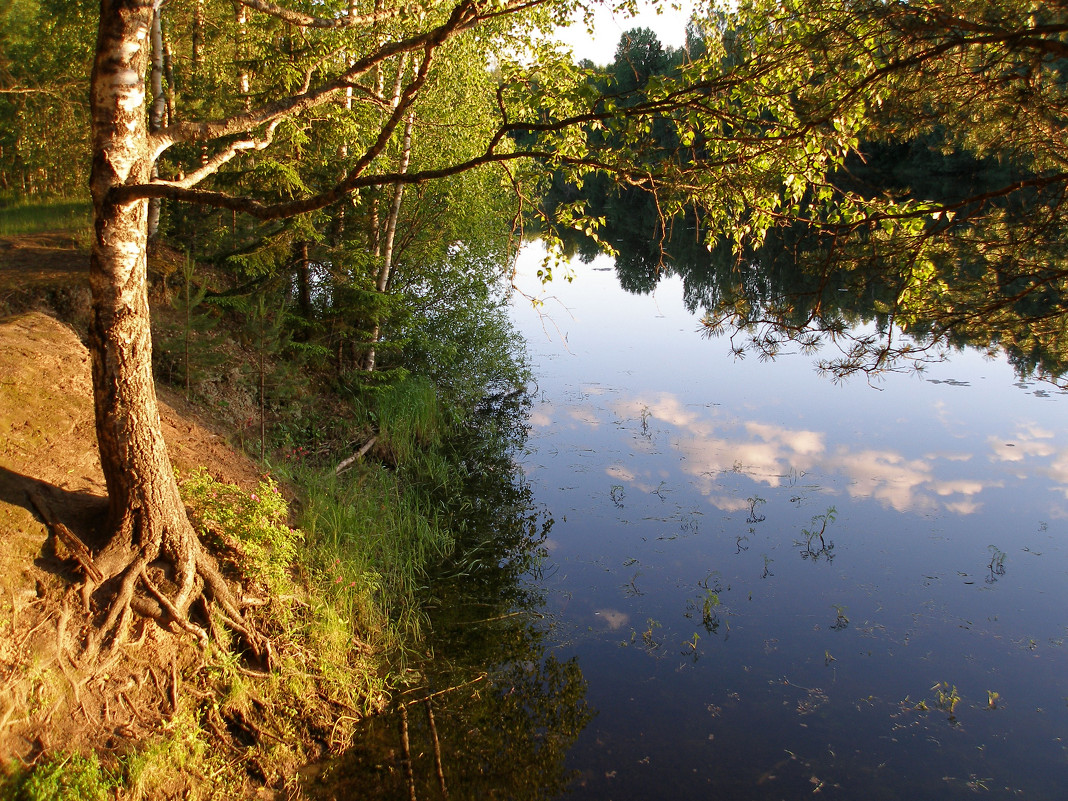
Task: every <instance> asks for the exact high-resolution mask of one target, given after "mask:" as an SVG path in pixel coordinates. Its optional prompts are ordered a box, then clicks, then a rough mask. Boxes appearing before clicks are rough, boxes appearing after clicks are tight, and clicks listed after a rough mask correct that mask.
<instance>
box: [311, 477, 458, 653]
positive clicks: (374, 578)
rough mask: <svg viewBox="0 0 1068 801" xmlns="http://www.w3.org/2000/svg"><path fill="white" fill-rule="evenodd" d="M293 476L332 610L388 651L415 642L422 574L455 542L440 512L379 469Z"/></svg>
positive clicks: (419, 629)
mask: <svg viewBox="0 0 1068 801" xmlns="http://www.w3.org/2000/svg"><path fill="white" fill-rule="evenodd" d="M298 480H299V481H300V482H301V484H302V485H303V488H304V490H305V492H307V501H306V506H305V512H304V519H303V521H302V522H303V526H304V531H305V534H306V536H307V538H308V541H309V542H310V543H311V544H312V545H313V547H315V548H316V550H317V556H318V560H319V562H320V565H319V568H320V571H321V574H322V576H323V581H324V582H325V583H326V587H325V588H324V589H325V592H326V594H327V595H328V597H329V598H330V599H331V602H332V603H333V605H334V607H335V608H336V609H337V611H338V612H339V614H341V616H342V617H344V618H347V619H348V620H350V621H351V622H352V624H353V625H354V626H356V627H357V628H358V629H359V634H360V635H361V636H363V637H365V638H367V639H370V640H372V641H374V640H376V639H377V640H379V641H378V642H377V643H376V644H378V645H380V646H381V647H383V648H385V649H387V650H401V649H403V648H404V647H405V646H411V645H412V644H414V643H415V642H418V640H419V639H420V638H421V637H422V635H423V627H424V624H425V616H424V613H423V611H422V600H423V599H422V597H421V596H422V592H423V590H425V589H426V583H427V573H428V571H429V569H430V568H431V567H432V566H434V565H436V564H439V563H440V562H441V561H442V560H443V559H445V558H446V557H448V556H449V555H450V554H451V553H452V549H453V546H454V544H455V542H454V538H453V536H452V534H451V533H450V532H449V530H448V523H447V520H446V516H445V515H443V514H441V513H440V512H439V510H437V509H435V508H434V506H433V504H432V502H431V501H430V500H429V499H428V498H427V497H426V495H425V493H424V492H422V491H421V490H420V489H418V488H416V487H413V486H411V485H408V483H407V482H406V481H405V480H404V478H403V477H402V476H399V475H397V474H396V473H395V472H392V471H389V470H386V469H384V468H379V467H371V468H367V469H364V470H362V471H361V472H359V473H357V474H355V475H352V474H347V475H343V476H340V477H338V476H336V475H334V474H333V472H332V471H319V472H311V471H307V472H305V473H304V474H303V475H301V476H300V477H299V479H298Z"/></svg>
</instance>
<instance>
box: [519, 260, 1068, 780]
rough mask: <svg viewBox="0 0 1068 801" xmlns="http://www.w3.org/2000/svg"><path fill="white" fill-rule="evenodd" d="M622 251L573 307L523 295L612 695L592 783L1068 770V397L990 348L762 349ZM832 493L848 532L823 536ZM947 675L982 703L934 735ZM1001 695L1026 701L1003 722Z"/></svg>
mask: <svg viewBox="0 0 1068 801" xmlns="http://www.w3.org/2000/svg"><path fill="white" fill-rule="evenodd" d="M533 261H535V260H531V262H533ZM608 265H610V262H607V261H604V262H602V261H599V262H597V263H595V265H592V266H583V265H580V266H578V267H577V268H576V272H577V277H576V278H575V281H574V283H573V284H570V285H568V284H566V283H565V282H563V281H558V282H557V283H554V284H553V285H551V286H550V288H549V290H548V294H550V295H553V296H554V298H553V299H551V300H548V301H547V302H546V304H545V306H544V307H543V309H542V312H541V313H542V315H548V318H549V319H546V318H545V317H544V316H543V317H539V316H538V314H537V313H536V312H534V311H533V310H532V309H531V308H530V307H529V305H528V304H523V302H522V301H518V302H517V306H516V311H515V318H516V320H517V322H518V324H519V325H520V328H521V330H523V331H524V332H525V333H526V335H527V337H528V340H529V342H530V345H531V352H532V355H533V357H534V362H535V368H536V381H537V387H538V392H537V395H536V398H535V405H534V408H533V411H532V414H531V418H530V421H531V425H532V432H531V437H530V440H529V443H528V445H529V448H530V452H529V453H528V455H527V456H526V457H525V460H524V466H525V469H526V471H527V474H528V476H529V477H530V480H531V482H532V484H533V486H534V489H535V493H536V496H537V498H538V500H539V501H540V502H542V503H544V504H545V505H546V506H547V507H548V509H549V511H550V513H551V514H553V515H554V516H555V517H556V519H557V525H556V526H555V527H554V530H553V540H552V543H551V546H552V547H551V553H552V555H551V562H552V564H551V565H550V569H549V570H548V571H547V573H548V574H549V575H550V576H551V577H550V579H549V580H548V584H549V587H550V589H552V590H554V591H555V592H556V593H557V594H558V595H559V599H558V602H557V604H556V607H557V614H558V617H559V620H560V622H561V631H569V632H571V635H570V636H569V637H568V636H564V635H561V636H562V641H561V642H562V645H561V649H562V650H563V652H564V655H565V656H566V655H570V654H571V653H574V654H577V655H578V656H579V659H580V665H581V667H582V670H583V672H584V674H585V676H586V679H587V680H588V681H589V683H590V693H589V698H590V700H591V703H593V705H594V706H595V707H597V708H598V709H599V710H600V715H599V717H598V718H597V719H596V720H595V722H594V724H592V725H591V729H590V731H589V732H587V733H586V734H584V735H583V737H582V738H580V742H579V744H578V745H577V746H576V748H575V749H574V750H573V752H572V763H573V765H574V766H575V767H576V768H577V769H578V770H580V771H581V772H582V779H581V781H580V784H579V788H578V793H579V796H580V797H582V796H583V794H584V793H585V795H586V796H587V797H591V798H597V797H608V796H609V795H611V796H612V797H616V798H628V797H629V798H642V797H662V796H663V794H664V792H666V791H667V790H668V789H669V788H671V787H675V789H676V790H677V791H678V792H680V793H686V792H687V791H692V790H693V789H694V788H698V787H706V786H707V787H708V788H710V789H714V790H716V791H717V792H721V793H730V792H738V793H741V794H742V795H740V796H738V797H754V798H764V797H767V798H773V797H800V795H799V794H800V793H802V792H803V793H805V794H809V793H811V792H812V789H813V786H814V784H812V783H806V782H808V781H809V780H811V778H812V777H813V776H816V777H818V779H819V781H828V782H837V783H839V784H840V785H841V786H840V788H839V789H840V791H841V793H842V794H841V795H839V796H836V797H843V798H845V797H848V798H853V797H856V798H863V797H866V796H865V795H864V794H863V793H862V792H861V791H860V790H859V787H860V786H861V785H862V784H863V786H864V787H866V788H870V787H871V786H874V785H879V786H882V787H884V788H886V789H887V792H888V795H887V796H886V797H890V798H893V797H897V796H896V795H895V794H894V793H901V794H904V795H908V794H910V793H912V794H914V793H915V792H916V791H917V790H920V788H924V789H923V790H922V791H921V792H920V795H921V796H922V795H923V792H930V793H937V795H932V796H930V797H952V796H953V793H954V792H957V791H960V792H965V791H968V792H970V791H971V789H974V788H970V787H969V786H968V781H969V780H968V776H969V775H971V773H976V772H981V771H982V770H987V771H989V772H990V773H992V774H993V775H994V776H995V777H996V780H997V782H1000V784H998V786H999V787H1010V786H1011V787H1016V788H1019V787H1020V786H1022V785H1026V784H1027V782H1023V781H1022V780H1018V776H1017V774H1018V773H1019V772H1020V771H1022V770H1024V769H1025V768H1026V769H1027V770H1033V771H1038V772H1039V773H1041V774H1042V775H1043V776H1044V777H1045V779H1043V780H1042V781H1046V780H1047V779H1048V780H1049V781H1053V780H1054V779H1057V778H1059V779H1061V780H1065V779H1068V768H1066V765H1068V760H1066V758H1065V753H1066V752H1065V750H1064V747H1063V745H1062V744H1059V740H1058V737H1059V735H1056V734H1054V733H1053V732H1055V731H1059V730H1063V731H1068V713H1066V706H1065V698H1066V696H1068V664H1066V662H1068V646H1064V644H1063V640H1064V638H1065V637H1066V636H1068V628H1066V626H1068V614H1066V613H1065V609H1066V606H1068V605H1066V603H1065V602H1066V600H1068V590H1066V583H1065V579H1066V576H1068V553H1066V549H1065V547H1064V526H1065V523H1064V522H1063V521H1064V520H1065V518H1066V517H1068V435H1066V432H1065V429H1064V426H1063V424H1062V419H1063V417H1064V414H1065V411H1066V409H1065V399H1064V397H1063V396H1062V395H1060V394H1058V393H1056V392H1053V391H1049V390H1048V388H1046V387H1041V386H1039V385H1028V384H1025V383H1023V384H1022V383H1020V382H1018V381H1017V380H1016V379H1015V377H1014V375H1013V373H1012V370H1011V368H1009V367H1008V366H1007V365H1006V364H1005V363H1004V362H1003V361H1001V360H995V361H991V360H988V359H986V358H984V357H982V356H981V355H978V354H975V353H972V352H964V353H959V354H954V356H953V358H952V359H951V361H950V362H948V363H946V364H938V365H933V366H931V367H930V368H929V369H928V371H926V373H925V374H923V375H920V376H915V375H890V376H887V377H886V378H885V379H882V380H880V381H878V382H877V383H875V384H874V386H872V385H869V384H868V383H866V382H865V381H864V380H863V379H853V380H851V381H847V382H846V383H844V384H834V383H833V382H831V381H830V380H828V379H826V378H821V377H820V376H818V375H817V374H816V371H815V369H814V367H813V362H812V360H811V359H810V358H808V357H805V356H800V355H784V356H781V357H780V358H779V359H777V360H776V361H775V362H773V363H770V364H767V363H762V362H760V361H759V360H757V359H756V358H748V359H744V360H740V361H738V360H735V359H733V358H732V357H731V356H730V354H729V352H728V347H727V344H726V342H725V340H711V341H709V340H705V339H703V338H702V337H701V336H700V335H699V334H698V333H697V320H696V318H694V317H692V316H690V315H688V314H686V313H685V312H684V311H683V308H682V304H681V294H682V293H681V287H680V285H679V282H677V281H673V280H668V281H665V282H663V283H662V284H661V285H660V287H659V288H658V290H657V292H656V294H655V295H654V296H644V297H642V296H632V295H627V294H625V293H623V292H622V291H620V290H619V289H618V288H617V287H616V284H615V279H614V273H613V272H612V271H611V270H607V271H606V270H603V269H601V268H603V267H605V266H608ZM532 274H533V270H532V269H529V263H528V265H527V268H525V269H523V270H521V273H520V278H519V279H518V280H519V284H520V287H521V288H523V289H524V290H526V291H528V292H531V293H533V292H534V291H535V288H536V280H533V281H532V280H531V279H530V278H529V277H527V278H524V275H527V276H529V275H532ZM562 340H563V341H562ZM565 342H566V344H564V343H565ZM832 508H833V509H834V516H833V517H834V519H833V520H832V522H830V523H829V524H828V525H827V527H826V530H825V532H824V533H825V537H826V539H827V541H828V542H830V543H832V544H833V548H832V549H831V550H830V551H828V552H824V553H822V554H820V553H818V552H817V551H818V547H817V549H816V551H809V552H808V553H807V554H806V552H805V548H804V547H803V541H804V539H805V536H806V535H805V532H806V530H807V531H809V532H811V531H814V530H816V529H819V527H820V525H821V523H820V521H819V520H817V518H818V517H819V516H820V515H824V514H826V513H827V512H828V511H829V510H830V509H832ZM815 542H816V543H817V546H818V544H819V541H818V540H816V541H815ZM998 554H1002V557H1003V562H1002V566H1003V567H1004V571H1003V572H1000V573H999V572H996V571H995V570H994V569H993V568H995V567H997V562H996V558H997V555H998ZM828 557H829V558H828ZM992 565H993V567H992ZM709 587H712V588H713V589H716V590H718V592H716V593H715V595H716V599H717V600H716V603H718V604H720V605H719V606H716V607H714V610H713V611H714V613H715V614H714V619H715V620H716V621H718V623H717V625H715V626H711V627H706V626H703V625H702V624H703V622H704V621H703V620H702V617H703V611H704V609H703V607H702V604H703V600H702V599H707V598H708V597H709V596H708V594H709V592H710V591H711V590H710V589H709ZM836 608H842V609H843V610H845V614H846V615H847V617H848V619H849V625H848V626H847V627H839V628H837V629H836V628H835V627H834V624H835V622H836V615H837V612H836ZM719 624H722V625H719ZM695 634H696V635H698V638H697V639H696V640H694V639H693V637H694V635H695ZM688 642H692V643H693V645H687V644H686V643H688ZM939 681H950V682H952V683H953V684H955V685H957V686H959V687H960V688H961V693H962V695H963V696H964V698H965V700H964V701H962V705H961V707H960V709H961V710H964V709H966V708H969V707H970V711H969V712H968V713H967V714H965V713H964V712H961V713H960V715H959V716H960V718H961V719H962V720H964V721H965V724H964V725H962V726H961V727H959V728H957V729H954V730H953V732H952V734H953V735H955V736H957V739H956V740H953V742H952V744H951V745H946V746H944V747H945V748H947V749H949V750H946V751H943V752H941V753H940V754H932V753H930V748H931V746H930V740H932V739H934V740H938V741H939V742H942V738H944V737H947V736H950V732H949V731H948V730H947V725H948V724H946V722H945V715H930V714H923V715H920V714H919V713H915V712H914V711H908V710H911V709H912V703H915V702H917V701H918V700H919V699H928V700H930V699H931V698H932V691H931V687H932V685H934V684H935V683H936V682H939ZM784 682H785V683H784ZM798 688H801V689H798ZM805 688H807V690H805ZM817 688H819V692H818V693H816V692H815V690H816V689H817ZM988 690H997V691H998V692H999V693H1000V694H1001V695H1002V696H1003V697H1005V698H1006V699H1007V698H1009V696H1012V697H1013V698H1012V702H1011V703H1006V705H1005V706H1006V708H1004V709H998V710H997V715H989V716H988V717H982V715H981V712H983V711H986V710H984V707H985V706H986V701H987V696H986V692H987V691H988ZM810 691H811V692H810ZM795 696H797V697H795ZM906 697H907V698H910V699H912V700H911V702H910V703H905V704H904V705H903V704H902V701H901V699H904V698H906ZM858 699H869V700H867V701H864V702H863V703H861V702H860V701H858ZM806 705H814V706H816V707H819V708H820V709H821V712H820V714H819V715H818V716H816V715H812V716H809V715H808V714H807V713H805V710H806V708H807V707H806ZM710 708H714V709H718V710H720V712H718V713H716V714H714V715H713V714H712V713H710V712H708V709H710ZM1036 709H1041V710H1042V711H1041V713H1036V712H1035V710H1036ZM799 710H800V711H799ZM1036 716H1037V717H1036ZM858 727H861V728H862V729H863V731H861V730H860V729H859V728H858ZM898 727H900V730H899V728H898ZM1010 730H1013V731H1015V734H1013V736H1012V737H1009V735H1008V732H1009V731H1010ZM1023 732H1028V733H1029V736H1025V735H1024V734H1023ZM1062 733H1063V732H1062ZM1029 737H1030V739H1029ZM717 738H719V739H717ZM832 740H833V741H834V742H835V743H837V746H836V747H835V748H831V747H830V746H828V743H829V742H831V741H832ZM727 742H730V743H731V745H730V746H728V745H726V743H727ZM860 743H864V749H868V750H867V751H863V752H862V749H861V747H860V745H859V744H860ZM851 744H856V747H855V748H852V745H851ZM828 748H830V750H831V751H833V752H834V754H835V756H834V757H831V756H828ZM851 749H852V750H851ZM839 751H841V752H842V753H839ZM784 752H785V753H787V754H795V755H798V756H796V758H795V759H794V760H793V761H790V760H788V761H789V764H785V765H781V764H779V762H780V760H781V759H782V758H783V754H784ZM980 752H981V753H982V754H983V755H984V762H983V765H984V766H985V767H980V766H979V765H978V764H977V763H976V764H973V763H972V762H970V761H969V760H971V759H973V757H972V755H973V754H974V753H980ZM684 755H685V756H684ZM646 757H647V758H648V759H649V760H650V762H649V763H642V762H641V760H642V759H643V758H646ZM658 760H659V761H660V763H661V767H660V769H659V770H655V769H654V768H653V767H652V765H654V764H656V762H657V761H658ZM723 760H728V761H729V762H730V763H731V764H732V765H734V766H735V767H733V768H731V769H730V770H728V769H726V768H724V767H722V765H723V764H724V763H723ZM903 760H904V761H905V762H907V764H908V766H909V768H908V771H907V774H906V772H905V768H904V767H903V763H902V761H903ZM713 763H714V764H718V765H720V767H719V768H712V767H710V765H712V764H713ZM869 763H873V764H869ZM776 765H778V767H776ZM876 765H881V766H882V767H880V768H879V769H876V768H875V766H876ZM886 765H889V766H891V767H885V766H886ZM802 768H803V769H802ZM776 771H777V773H776ZM895 771H896V772H895ZM764 772H770V773H771V774H773V775H779V776H782V777H784V776H788V775H793V778H794V779H796V780H797V782H799V784H798V785H797V787H796V788H794V790H791V789H790V785H789V784H788V782H787V783H783V782H786V781H787V780H786V779H776V780H775V781H772V780H769V779H767V778H766V776H765V778H764V779H763V780H761V779H760V777H761V776H762V775H763V774H764ZM791 772H792V773H791ZM795 774H796V775H795ZM803 774H811V775H803ZM950 774H952V775H954V776H956V775H957V774H960V777H961V778H959V781H958V780H954V781H948V780H947V779H946V777H947V776H949V775H950ZM654 777H655V778H654ZM680 777H681V778H680ZM624 778H626V780H627V783H626V785H625V786H626V788H627V789H626V791H625V792H624V791H623V790H622V789H621V788H623V787H624V785H623V784H621V783H620V782H621V781H622V780H623V779H624ZM1028 781H1030V780H1028ZM1035 781H1036V782H1038V783H1037V784H1035V785H1034V786H1032V787H1030V790H1031V791H1032V792H1034V793H1036V795H1035V796H1034V797H1045V796H1043V794H1042V793H1043V792H1044V788H1046V787H1047V785H1045V784H1042V781H1039V780H1035ZM764 783H768V786H767V788H766V792H765V790H762V789H754V788H761V787H763V786H764ZM643 788H644V789H643ZM945 793H949V795H944V794H945ZM722 797H724V798H727V797H730V796H729V795H724V796H722ZM962 797H963V796H962ZM1051 797H1052V796H1051Z"/></svg>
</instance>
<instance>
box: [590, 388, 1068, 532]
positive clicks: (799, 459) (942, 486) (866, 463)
mask: <svg viewBox="0 0 1068 801" xmlns="http://www.w3.org/2000/svg"><path fill="white" fill-rule="evenodd" d="M611 411H613V412H614V413H615V414H616V415H618V417H619V418H622V419H625V420H640V419H642V415H643V412H644V413H645V414H646V415H647V417H648V418H649V419H650V420H656V421H657V422H658V423H660V424H666V425H669V426H674V427H675V428H677V429H679V430H678V431H677V434H675V435H673V436H672V442H671V445H672V447H673V449H674V450H675V451H676V452H677V453H678V454H680V455H681V457H682V461H681V466H680V469H681V470H682V471H684V472H685V473H686V474H688V475H690V476H692V478H693V480H694V483H695V485H696V488H697V489H698V491H701V493H702V494H703V496H705V497H706V498H707V499H708V501H709V503H710V504H711V505H713V506H716V507H717V508H720V509H723V511H724V512H737V511H741V509H743V508H745V502H744V501H743V500H741V499H738V498H735V497H731V496H726V494H724V493H722V491H718V490H720V481H721V475H722V474H723V473H727V472H738V473H743V474H744V475H747V476H748V477H749V478H750V480H752V481H755V482H758V483H763V484H765V485H767V486H769V487H780V486H783V484H784V483H786V481H787V477H788V476H790V475H795V476H796V475H798V474H802V473H806V472H810V473H811V472H816V473H819V472H822V473H827V472H837V473H838V474H841V475H843V476H845V477H846V478H848V480H849V482H850V485H849V489H848V491H849V494H850V496H852V497H857V498H874V499H876V500H878V501H880V502H881V503H883V504H884V505H886V506H888V507H891V508H894V509H896V511H898V512H932V511H935V509H938V508H944V509H946V511H947V512H951V513H953V514H958V515H970V514H974V513H975V512H976V511H978V509H979V508H980V507H981V505H983V504H981V501H980V499H979V496H980V494H981V493H983V492H984V491H985V490H987V489H991V488H994V487H1002V486H1004V482H1003V481H1001V480H999V481H985V480H980V478H940V477H938V476H936V474H935V471H936V467H937V466H938V464H939V462H942V464H943V465H945V464H948V462H957V464H963V462H969V461H971V460H972V459H974V457H975V454H973V453H967V452H961V451H959V450H956V449H954V450H953V451H946V452H938V451H936V452H928V453H926V454H925V455H924V456H923V457H920V458H911V459H910V458H907V457H906V456H905V455H904V454H902V453H900V452H898V451H893V450H876V449H866V450H862V451H854V450H851V449H850V446H849V445H841V446H837V447H836V449H835V450H834V452H833V453H828V445H827V441H826V440H827V436H828V435H827V434H824V433H821V431H814V430H810V429H803V428H798V429H795V428H788V427H786V426H781V425H774V424H771V423H764V422H759V421H743V420H738V419H736V418H734V419H724V418H721V417H720V414H721V412H720V411H719V410H717V409H710V410H709V409H708V407H695V406H693V405H692V404H691V405H684V404H682V403H680V400H679V398H677V397H676V396H674V395H672V394H670V393H661V394H659V395H657V396H656V397H654V398H641V397H639V398H634V399H631V400H622V399H621V400H618V402H616V403H614V404H612V408H611ZM1053 438H1054V434H1053V433H1051V431H1049V430H1046V429H1041V428H1038V427H1036V426H1021V427H1020V428H1019V429H1018V430H1017V433H1016V434H1015V435H1014V436H1012V437H1010V438H1008V439H1001V438H998V437H990V438H989V439H988V443H989V445H990V447H991V449H992V450H993V457H992V460H993V461H995V462H1002V464H1012V462H1020V467H1021V468H1022V467H1023V462H1024V461H1027V460H1030V459H1035V458H1045V457H1048V456H1051V455H1054V454H1055V453H1057V452H1056V450H1055V447H1054V446H1053V443H1052V442H1051V441H1050V440H1052V439H1053ZM1009 440H1011V441H1012V442H1014V445H1012V446H1006V443H1007V442H1008V441H1009ZM643 445H644V443H639V446H638V447H635V450H639V451H642V450H646V449H645V447H644V446H643ZM1037 471H1038V472H1041V473H1045V474H1047V475H1049V477H1050V478H1052V480H1053V481H1056V482H1057V483H1059V484H1062V485H1065V490H1064V491H1065V494H1066V497H1068V451H1064V452H1063V453H1062V455H1061V456H1059V457H1058V458H1057V460H1056V461H1054V462H1053V465H1051V466H1050V467H1048V468H1045V469H1041V468H1039V469H1037ZM607 472H608V475H609V476H610V477H611V478H612V480H614V481H616V482H618V483H621V484H626V485H627V486H629V487H632V488H634V489H637V490H640V491H651V490H653V489H655V488H656V486H658V485H659V482H658V481H657V480H655V478H654V477H653V476H651V474H649V473H647V472H644V471H635V470H634V469H633V468H632V467H624V466H622V465H616V466H613V467H611V468H609V469H608V471H607ZM1018 477H1021V478H1024V477H1026V476H1025V475H1024V474H1023V473H1022V471H1021V474H1020V475H1019V476H1018Z"/></svg>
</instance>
